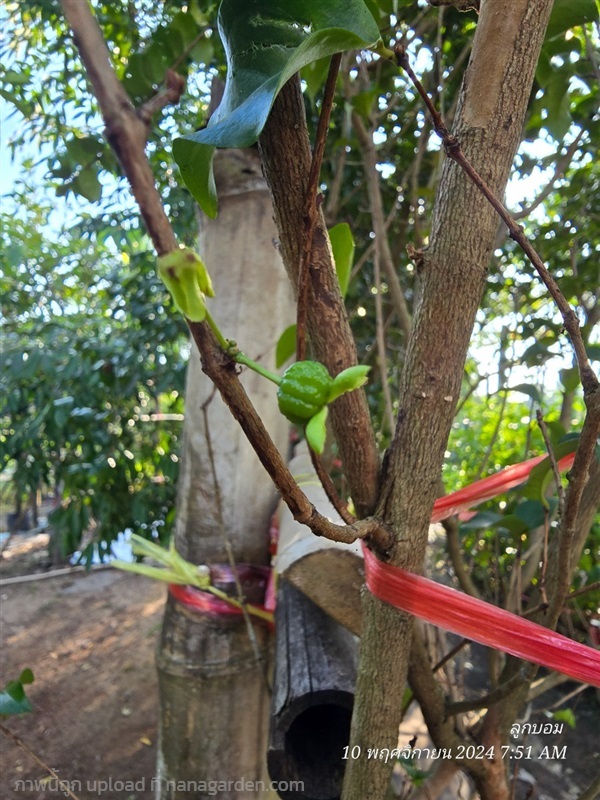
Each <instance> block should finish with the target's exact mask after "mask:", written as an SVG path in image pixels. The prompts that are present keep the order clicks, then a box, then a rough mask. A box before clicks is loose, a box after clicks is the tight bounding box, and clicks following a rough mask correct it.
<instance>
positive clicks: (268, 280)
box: [157, 150, 293, 800]
mask: <svg viewBox="0 0 600 800" xmlns="http://www.w3.org/2000/svg"><path fill="white" fill-rule="evenodd" d="M215 175H216V179H217V184H218V186H219V198H220V213H219V216H218V218H217V220H216V221H214V222H206V223H203V224H202V229H201V235H200V247H199V252H200V253H201V254H202V257H203V259H204V261H205V263H206V265H207V268H208V270H209V272H210V274H211V277H212V279H213V284H214V288H215V293H216V297H215V298H214V300H212V301H211V313H212V314H213V316H214V317H215V319H216V320H217V322H218V324H219V325H220V326H221V328H222V330H223V332H224V334H225V335H226V336H227V337H229V338H231V339H235V340H236V341H237V342H238V344H239V346H240V348H242V349H243V350H244V351H245V352H246V353H247V354H248V355H249V356H250V357H251V358H253V359H256V360H257V361H260V363H262V364H263V365H264V366H265V367H267V368H269V369H274V362H275V343H276V342H277V339H278V337H279V336H280V334H281V333H282V331H283V330H284V329H285V327H286V326H287V325H289V324H290V322H291V319H292V318H293V317H292V302H291V292H290V291H289V285H288V281H287V278H286V276H285V273H284V271H283V268H282V265H281V258H280V256H279V253H278V252H277V250H276V248H275V246H274V243H273V240H274V237H275V235H276V231H275V228H274V226H273V222H272V209H271V202H270V198H269V194H268V191H267V189H266V186H265V183H264V179H263V178H262V175H261V172H260V163H259V159H258V154H257V152H256V150H248V151H226V152H225V153H224V154H220V155H218V156H217V158H216V163H215ZM242 381H243V383H244V385H245V388H246V391H247V392H248V393H249V395H250V396H251V399H252V401H253V402H254V404H255V405H256V408H257V409H258V411H259V413H260V415H261V417H262V419H263V421H264V422H265V424H266V425H267V426H268V428H269V430H270V432H271V434H272V436H273V438H274V441H275V443H276V445H277V446H278V448H279V449H280V451H281V452H283V453H284V454H285V453H286V452H287V447H288V436H289V425H288V423H287V421H286V420H285V418H284V417H283V416H282V415H281V414H280V413H279V410H278V407H277V398H276V388H275V386H274V385H272V384H271V383H269V382H268V381H267V380H265V379H264V378H261V377H260V376H258V375H257V374H256V373H253V372H250V371H246V372H245V374H244V375H243V376H242ZM211 452H212V456H211ZM215 476H216V483H215ZM275 503H276V497H275V492H274V489H273V485H272V483H271V481H270V478H269V477H268V475H267V474H266V472H265V471H264V470H263V469H262V467H261V465H260V462H259V461H258V458H257V456H256V455H255V453H254V451H253V450H252V448H251V447H250V445H249V443H248V441H247V440H246V438H245V436H244V434H243V432H242V430H241V428H240V427H239V425H238V423H237V422H236V420H235V419H234V418H233V417H232V416H231V413H230V412H229V409H228V408H227V407H226V405H225V404H224V402H223V401H222V399H221V397H220V395H219V394H218V393H217V392H216V391H215V389H214V387H213V385H212V383H211V381H210V380H209V379H208V378H207V377H206V376H205V375H204V374H203V373H202V371H201V366H200V360H199V357H198V352H197V350H196V348H195V346H193V350H192V354H191V356H190V365H189V368H188V379H187V389H186V419H185V429H184V442H183V448H182V468H181V477H180V483H179V495H178V509H177V510H178V516H177V525H176V533H175V543H176V547H177V550H178V551H179V552H180V553H181V554H182V555H183V556H184V557H185V558H186V559H188V560H190V561H192V562H194V563H197V564H203V563H209V564H213V563H223V562H227V553H226V545H225V539H224V537H227V539H228V540H229V542H230V544H231V549H232V551H233V556H234V558H235V560H236V562H237V563H241V562H247V563H250V564H262V565H264V564H266V563H267V560H268V544H269V535H268V529H269V519H270V516H271V514H272V512H273V510H274V507H275ZM234 620H235V621H231V620H229V619H228V618H223V617H222V616H220V617H216V618H214V617H211V616H210V615H207V614H198V613H195V612H192V611H190V610H188V609H186V608H184V607H183V606H181V605H180V604H178V603H177V602H175V601H174V600H173V599H172V598H171V599H170V600H169V602H168V604H167V608H166V612H165V618H164V621H163V628H162V635H161V641H160V645H159V652H158V657H157V662H158V672H159V688H160V743H159V756H158V772H159V777H160V781H161V793H160V798H161V800H167V798H168V800H178V799H179V798H188V797H190V796H191V795H190V793H189V792H188V791H183V790H182V791H179V790H178V789H177V787H176V785H173V784H172V783H171V785H169V781H177V782H180V781H181V782H185V781H192V782H193V781H195V782H198V781H202V780H204V781H209V780H219V781H236V780H239V779H240V778H242V777H243V778H245V779H247V780H260V779H262V780H267V776H266V772H265V761H264V760H265V752H266V747H267V736H268V711H269V696H268V691H267V689H266V681H265V676H264V674H263V667H262V666H261V664H259V663H258V661H257V654H256V651H255V649H254V647H253V645H252V642H251V640H250V637H249V634H248V630H247V628H246V625H245V624H244V622H243V621H241V619H238V618H234ZM254 631H255V637H256V646H257V648H258V650H259V652H260V656H261V658H262V660H263V664H264V663H267V662H268V656H269V648H270V635H269V632H268V630H267V629H266V628H265V627H264V625H263V624H262V623H258V624H255V625H254ZM180 785H183V784H180ZM191 785H192V786H193V785H194V784H193V783H192V784H191ZM218 796H219V797H222V798H233V797H235V798H251V797H254V793H253V792H242V793H240V792H238V791H234V790H232V791H231V792H226V793H220V794H219V795H218Z"/></svg>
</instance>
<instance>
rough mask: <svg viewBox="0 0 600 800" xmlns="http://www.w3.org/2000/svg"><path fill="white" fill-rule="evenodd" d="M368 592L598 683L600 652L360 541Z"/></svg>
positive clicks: (497, 647)
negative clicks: (387, 558)
mask: <svg viewBox="0 0 600 800" xmlns="http://www.w3.org/2000/svg"><path fill="white" fill-rule="evenodd" d="M363 553H364V556H365V569H366V582H367V587H368V589H369V591H370V592H371V594H373V595H375V597H378V598H379V599H380V600H383V601H384V602H385V603H389V604H390V605H392V606H395V607H396V608H399V609H401V610H402V611H407V612H408V613H409V614H413V615H414V616H415V617H419V619H423V620H425V621H426V622H430V623H432V624H433V625H437V626H438V627H439V628H444V630H447V631H450V632H451V633H456V634H457V635H458V636H464V637H465V638H466V639H472V640H473V641H475V642H479V643H480V644H484V645H487V646H488V647H493V648H494V650H502V651H503V652H505V653H510V654H511V655H513V656H517V657H518V658H524V659H525V660H526V661H533V662H534V663H535V664H542V665H543V666H544V667H549V668H550V669H554V670H556V671H557V672H562V673H563V674H564V675H569V676H570V677H571V678H576V679H577V680H579V681H583V682H584V683H591V684H592V685H593V686H600V651H598V650H594V648H592V647H588V646H587V645H584V644H580V643H579V642H575V641H573V640H572V639H568V638H567V637H566V636H562V635H561V634H560V633H555V632H554V631H551V630H549V629H548V628H544V627H543V626H542V625H537V624H536V623H535V622H531V621H530V620H527V619H523V617H519V616H517V615H516V614H511V613H510V611H505V610H504V609H502V608H498V607H497V606H494V605H492V604H491V603H486V602H484V601H483V600H479V599H477V598H476V597H471V596H470V595H466V594H463V593H462V592H458V591H456V589H451V588H449V587H447V586H443V585H442V584H439V583H436V582H435V581H431V580H429V579H428V578H423V577H421V576H419V575H414V574H413V573H412V572H406V571H405V570H403V569H399V568H398V567H393V566H391V565H390V564H383V563H382V562H381V561H379V560H378V559H377V558H376V557H375V556H374V555H373V553H372V552H371V551H370V550H368V549H367V548H366V547H365V546H364V545H363Z"/></svg>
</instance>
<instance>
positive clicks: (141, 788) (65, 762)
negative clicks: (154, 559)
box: [0, 537, 166, 800]
mask: <svg viewBox="0 0 600 800" xmlns="http://www.w3.org/2000/svg"><path fill="white" fill-rule="evenodd" d="M19 538H21V537H17V539H19ZM29 538H30V539H32V538H33V537H29ZM36 538H37V539H38V540H40V539H41V538H43V537H36ZM36 544H37V545H38V546H37V547H36V546H35V545H36ZM40 544H41V545H42V546H41V547H40V546H39V545H40ZM32 545H33V546H32ZM13 546H14V547H16V548H17V550H19V549H20V550H21V552H20V553H18V554H16V555H15V554H14V553H10V555H11V557H10V558H9V559H5V560H3V561H2V563H1V564H0V578H6V577H7V574H8V575H11V574H12V575H14V574H16V573H19V572H24V571H29V570H33V569H38V570H39V569H40V567H43V566H44V565H45V561H46V556H45V551H44V543H43V542H40V541H38V542H36V543H34V542H33V541H30V542H27V541H26V540H24V541H21V542H19V541H16V542H15V543H14V545H13ZM165 593H166V589H165V587H164V586H163V585H160V584H158V583H156V582H154V581H150V580H147V579H145V578H142V577H138V576H135V575H130V574H126V573H122V572H119V571H117V570H114V569H99V570H94V571H92V572H90V573H88V574H85V573H82V572H78V573H75V574H71V575H67V576H61V577H52V578H44V579H41V580H40V579H38V580H34V581H30V582H26V583H18V584H9V585H6V584H2V585H1V586H0V598H1V605H0V623H1V642H2V649H1V653H0V683H1V685H2V686H4V685H5V684H6V682H7V681H8V680H10V679H12V678H16V677H18V676H19V674H20V673H21V671H22V670H23V669H24V668H25V667H30V668H31V669H32V670H33V673H34V676H35V681H34V683H33V684H32V685H31V686H30V687H29V691H28V695H29V697H30V699H31V702H32V704H33V706H34V710H33V713H30V714H26V715H23V716H21V717H10V718H8V719H7V720H4V722H3V724H4V725H5V727H6V728H8V729H9V730H10V731H11V732H12V733H13V734H15V735H16V736H18V737H20V738H21V739H22V740H23V741H24V742H25V743H26V744H27V746H28V747H29V748H30V749H31V750H32V751H33V752H34V753H35V754H36V755H37V756H38V757H39V758H41V759H42V760H43V761H44V762H45V763H46V764H47V765H48V766H50V767H52V768H53V769H54V770H55V771H56V772H57V773H58V775H59V777H60V778H61V779H62V780H64V781H65V782H66V784H67V786H68V787H69V788H70V789H71V790H72V791H73V792H74V794H75V795H76V796H77V797H78V798H80V800H91V798H98V797H102V798H111V799H112V798H114V799H115V800H142V799H144V800H145V798H151V797H153V796H154V792H153V787H152V785H151V781H152V778H153V776H154V774H155V767H156V734H157V687H156V674H155V669H154V649H155V643H156V636H157V633H158V630H159V627H160V622H161V614H162V608H163V604H164V599H165ZM0 752H1V754H2V770H1V772H2V775H1V778H0V797H1V798H2V800H5V799H6V800H8V798H11V799H12V798H16V799H20V800H41V798H44V800H48V798H51V797H64V794H63V793H61V792H60V791H58V790H57V789H58V787H57V786H56V781H53V780H52V779H50V778H49V776H48V774H47V772H46V771H45V770H44V769H43V768H42V767H41V766H39V765H38V764H36V762H35V761H34V760H33V759H32V757H31V756H30V755H29V754H27V753H26V752H24V751H23V750H22V749H21V748H19V747H18V746H17V745H16V744H15V743H14V742H13V741H11V740H9V739H8V738H7V737H6V736H4V735H2V734H0ZM44 781H47V782H46V783H44ZM110 781H112V784H111V783H110ZM34 782H38V783H37V784H36V783H34ZM136 784H137V785H136Z"/></svg>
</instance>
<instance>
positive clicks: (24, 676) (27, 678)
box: [19, 667, 33, 684]
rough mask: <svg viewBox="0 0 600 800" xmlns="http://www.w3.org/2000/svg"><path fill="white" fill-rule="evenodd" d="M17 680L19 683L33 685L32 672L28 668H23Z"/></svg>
mask: <svg viewBox="0 0 600 800" xmlns="http://www.w3.org/2000/svg"><path fill="white" fill-rule="evenodd" d="M19 680H20V682H21V683H24V684H27V683H33V672H32V671H31V670H30V669H29V667H25V669H24V670H23V672H22V673H21V674H20V675H19Z"/></svg>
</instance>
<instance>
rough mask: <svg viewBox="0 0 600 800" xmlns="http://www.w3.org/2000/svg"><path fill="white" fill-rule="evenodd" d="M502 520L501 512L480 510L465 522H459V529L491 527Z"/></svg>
mask: <svg viewBox="0 0 600 800" xmlns="http://www.w3.org/2000/svg"><path fill="white" fill-rule="evenodd" d="M501 521H502V514H496V513H495V512H494V511H480V512H479V513H478V514H475V516H474V517H471V519H469V520H466V522H461V523H460V529H461V530H479V529H480V528H491V527H492V526H494V525H497V524H498V523H500V522H501Z"/></svg>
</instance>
